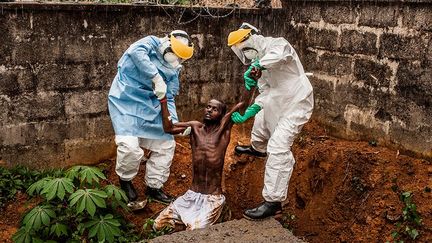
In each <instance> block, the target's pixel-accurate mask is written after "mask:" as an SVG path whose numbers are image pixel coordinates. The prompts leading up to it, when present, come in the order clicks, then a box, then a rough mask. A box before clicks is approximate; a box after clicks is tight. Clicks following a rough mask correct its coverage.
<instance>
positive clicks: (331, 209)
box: [0, 122, 432, 242]
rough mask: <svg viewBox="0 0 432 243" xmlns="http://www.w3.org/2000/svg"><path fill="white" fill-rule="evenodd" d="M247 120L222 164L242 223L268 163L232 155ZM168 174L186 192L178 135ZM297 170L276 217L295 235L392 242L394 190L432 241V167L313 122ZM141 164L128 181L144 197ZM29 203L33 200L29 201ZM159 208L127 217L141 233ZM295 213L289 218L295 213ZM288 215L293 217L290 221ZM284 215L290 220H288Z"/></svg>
mask: <svg viewBox="0 0 432 243" xmlns="http://www.w3.org/2000/svg"><path fill="white" fill-rule="evenodd" d="M250 127H251V123H248V124H246V125H244V126H235V127H234V129H233V132H232V136H231V143H230V145H229V148H228V151H227V155H226V159H225V167H224V183H223V185H224V194H225V196H226V198H227V206H228V208H229V209H230V211H231V215H232V216H231V217H226V218H225V220H227V219H228V218H231V219H240V218H241V217H242V216H241V215H242V212H243V210H245V209H247V208H251V207H255V206H256V205H258V203H260V202H261V201H262V197H261V190H262V187H263V175H264V166H265V159H254V158H251V157H248V156H236V155H234V153H233V149H234V146H235V145H236V144H248V143H249V131H250ZM176 141H177V147H176V154H175V157H174V160H173V164H172V166H171V174H170V177H169V179H168V181H167V183H166V185H165V190H166V191H167V192H168V193H170V194H172V195H175V196H179V195H181V194H183V193H184V192H186V190H187V189H188V187H189V185H190V184H191V180H192V167H191V154H190V153H191V150H190V145H189V141H188V139H187V138H178V139H176ZM293 152H294V156H295V158H296V165H295V169H294V173H293V175H292V178H291V181H290V186H289V191H288V198H287V200H286V202H284V215H285V216H284V217H282V218H279V219H278V220H279V221H280V222H281V223H282V224H284V225H285V226H286V227H287V228H290V229H291V230H292V231H293V233H294V235H296V236H297V237H299V238H301V239H304V240H306V241H308V242H385V241H386V240H391V236H390V235H391V233H392V231H393V230H395V229H396V226H395V223H396V221H397V220H396V219H398V218H400V216H401V214H402V207H403V204H402V202H401V201H400V200H399V194H398V193H397V192H395V191H393V190H392V187H393V188H398V192H399V193H400V192H402V191H411V192H413V193H414V196H413V202H414V203H415V204H416V205H417V210H418V212H419V213H420V215H421V217H422V219H423V222H422V226H419V227H417V229H418V231H419V233H420V236H419V238H418V241H417V242H432V203H431V202H432V193H431V192H430V190H427V188H431V187H432V166H431V165H432V163H431V162H428V161H426V160H422V159H416V158H411V157H407V156H404V155H399V154H398V153H397V151H393V150H390V149H387V148H384V147H380V146H376V147H373V146H370V145H369V144H368V142H354V141H345V140H341V139H336V138H333V137H330V136H328V135H327V134H326V130H325V129H323V128H322V127H320V126H319V125H318V124H317V123H315V122H311V123H309V124H306V126H305V128H304V129H303V132H302V133H301V134H300V135H299V137H298V138H297V140H296V141H295V144H294V146H293ZM105 163H107V164H108V170H107V172H108V177H109V179H110V180H111V181H112V182H113V183H115V184H118V180H117V176H116V175H115V172H114V165H115V158H113V159H112V160H109V161H106V162H105ZM144 172H145V162H143V163H142V164H141V168H140V172H139V174H138V176H137V177H136V178H135V179H134V181H133V183H134V185H135V186H136V187H137V189H138V192H139V195H140V197H141V198H142V199H143V198H144V193H145V185H144ZM33 204H34V202H33ZM30 205H32V202H30V203H28V202H27V198H26V196H25V195H24V194H19V195H18V198H17V200H15V201H14V202H11V203H10V205H8V206H7V207H6V208H5V210H3V211H1V212H0V214H1V216H2V217H0V242H11V241H10V237H11V234H13V233H14V232H15V231H16V229H17V227H18V225H19V220H20V217H21V215H22V214H23V212H25V210H26V209H27V208H28V207H29V206H30ZM163 208H164V205H161V204H158V203H155V202H152V203H149V204H148V206H147V207H146V208H145V209H144V210H142V211H140V212H137V213H129V214H126V215H125V216H126V217H127V218H128V219H129V220H130V221H131V222H133V223H134V224H135V225H136V226H137V228H138V229H140V228H141V226H142V225H143V223H144V222H145V220H146V219H147V218H149V217H156V216H157V214H158V212H159V211H160V210H162V209H163ZM293 215H294V216H293ZM292 216H293V218H294V219H291V217H292ZM287 218H288V219H287Z"/></svg>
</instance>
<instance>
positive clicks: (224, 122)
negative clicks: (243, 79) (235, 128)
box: [222, 102, 245, 129]
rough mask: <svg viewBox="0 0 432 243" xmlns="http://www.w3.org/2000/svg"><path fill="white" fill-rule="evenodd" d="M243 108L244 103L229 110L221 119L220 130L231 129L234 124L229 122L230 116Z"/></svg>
mask: <svg viewBox="0 0 432 243" xmlns="http://www.w3.org/2000/svg"><path fill="white" fill-rule="evenodd" d="M244 106H245V102H240V103H237V105H235V106H234V107H233V108H231V110H230V111H229V112H228V113H226V114H225V116H224V117H223V118H222V129H225V128H227V127H231V126H232V125H233V124H234V122H233V121H232V120H231V115H232V114H233V113H234V112H236V111H239V110H240V109H241V108H243V107H244Z"/></svg>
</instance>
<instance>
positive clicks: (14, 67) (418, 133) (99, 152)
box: [0, 1, 432, 167]
mask: <svg viewBox="0 0 432 243" xmlns="http://www.w3.org/2000/svg"><path fill="white" fill-rule="evenodd" d="M0 8H1V11H0V33H2V35H0V111H2V112H1V113H0V157H1V158H0V161H1V162H2V163H3V164H7V165H12V164H18V163H19V164H25V165H29V166H33V167H45V166H57V167H59V166H69V165H72V164H82V163H94V162H96V161H100V160H103V159H106V158H108V157H111V156H113V155H114V154H115V145H114V144H113V132H112V127H111V123H110V120H109V117H108V113H107V105H106V102H107V93H108V90H109V86H110V84H111V80H112V78H113V77H114V75H115V70H116V62H117V60H118V58H119V57H120V56H121V54H122V53H123V51H124V50H125V49H126V48H127V47H128V46H129V45H130V44H131V43H132V42H134V41H135V40H137V39H139V38H141V37H142V36H145V35H149V34H153V35H157V36H162V35H163V34H164V33H167V32H169V31H170V30H172V29H175V28H180V29H185V30H186V31H188V33H190V34H191V35H192V38H193V40H194V42H195V46H196V47H197V48H196V53H195V56H194V58H193V59H192V60H190V61H188V62H187V63H186V64H185V70H184V72H183V74H182V76H181V81H182V82H181V95H180V96H179V97H178V99H177V105H178V109H179V113H180V116H181V118H183V119H188V118H190V117H191V114H192V113H193V110H194V109H197V108H201V107H202V104H203V103H204V102H206V101H207V100H208V99H209V98H210V97H215V98H219V99H222V100H225V101H226V102H228V103H234V102H235V101H236V100H238V99H239V95H238V94H239V93H240V90H242V80H241V76H242V75H241V74H242V72H243V71H244V69H245V68H244V67H242V66H241V65H240V62H239V61H238V60H237V59H236V57H235V55H234V54H233V53H232V52H231V50H230V49H229V48H227V47H226V36H227V35H228V33H229V31H230V30H232V29H235V28H237V27H238V26H239V25H240V24H241V23H242V22H243V21H247V22H250V23H253V24H255V25H257V26H258V27H259V28H261V29H262V30H263V34H265V35H275V36H284V37H286V38H287V39H288V40H289V41H290V42H291V43H292V44H293V45H294V46H295V47H296V48H297V50H298V52H299V55H300V57H301V59H302V60H303V62H304V64H305V65H304V66H305V69H306V70H307V71H311V72H314V73H315V76H314V78H312V82H313V85H314V87H315V96H316V110H315V114H314V115H315V118H316V119H319V120H321V121H323V122H324V123H325V124H326V125H328V127H329V128H332V131H333V132H334V134H336V135H339V136H344V137H348V138H353V139H358V138H363V139H370V138H375V139H379V140H380V141H385V142H387V143H389V144H393V145H396V146H402V147H404V148H406V149H408V150H411V151H415V152H417V153H422V154H424V155H431V153H432V152H431V147H432V145H431V144H432V141H431V135H432V129H431V127H432V124H431V121H430V118H431V114H432V112H431V109H432V108H431V102H432V88H431V82H430V76H431V75H430V74H431V66H430V61H431V50H432V48H431V43H430V42H431V38H430V35H431V32H430V31H431V28H432V27H431V22H430V21H431V19H432V18H431V4H429V3H406V2H405V3H403V2H396V1H390V2H386V3H381V2H379V1H378V2H377V1H372V2H368V1H362V2H358V3H357V2H356V1H351V2H342V3H337V2H333V1H300V2H297V1H289V6H287V8H286V9H284V10H273V11H272V10H267V11H261V12H260V11H257V10H245V9H243V10H235V11H232V10H230V9H210V10H211V12H210V13H211V14H212V15H213V16H217V15H219V16H225V15H228V14H230V15H229V16H228V17H225V18H214V17H213V18H212V17H208V16H209V14H208V13H207V12H204V10H202V9H201V10H200V9H193V10H191V9H189V8H175V9H172V8H169V7H156V6H137V5H135V6H130V5H114V6H113V5H92V4H86V5H78V4H60V5H59V4H44V5H43V4H33V3H31V4H19V3H0ZM196 13H201V15H207V17H206V16H200V17H198V16H197V15H196ZM218 47H220V48H218ZM419 141H421V142H419Z"/></svg>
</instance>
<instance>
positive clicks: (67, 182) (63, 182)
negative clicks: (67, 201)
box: [41, 177, 74, 201]
mask: <svg viewBox="0 0 432 243" xmlns="http://www.w3.org/2000/svg"><path fill="white" fill-rule="evenodd" d="M73 189H74V185H73V183H72V180H71V179H69V178H66V177H62V178H55V179H52V180H50V181H48V182H46V184H45V186H44V188H43V190H42V192H41V194H45V197H46V199H47V200H48V201H50V200H52V199H54V198H55V197H58V198H60V199H61V200H63V198H64V197H65V194H66V193H65V192H66V191H67V192H69V193H72V192H73Z"/></svg>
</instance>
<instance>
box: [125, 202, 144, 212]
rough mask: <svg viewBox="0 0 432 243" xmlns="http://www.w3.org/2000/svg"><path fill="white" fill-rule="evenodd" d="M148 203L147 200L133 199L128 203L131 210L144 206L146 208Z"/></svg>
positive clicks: (137, 209)
mask: <svg viewBox="0 0 432 243" xmlns="http://www.w3.org/2000/svg"><path fill="white" fill-rule="evenodd" d="M146 205H147V200H144V201H133V202H130V203H128V204H127V207H128V208H129V209H130V210H131V211H134V212H135V211H139V210H141V209H143V208H145V206H146Z"/></svg>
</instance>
